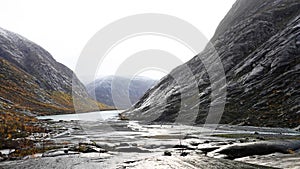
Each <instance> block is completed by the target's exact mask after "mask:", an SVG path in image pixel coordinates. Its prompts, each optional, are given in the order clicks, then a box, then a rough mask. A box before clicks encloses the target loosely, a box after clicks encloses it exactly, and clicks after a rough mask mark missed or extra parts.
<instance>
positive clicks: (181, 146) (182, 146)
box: [173, 145, 195, 150]
mask: <svg viewBox="0 0 300 169" xmlns="http://www.w3.org/2000/svg"><path fill="white" fill-rule="evenodd" d="M173 148H178V149H183V150H195V148H192V147H189V146H187V145H175V146H174V147H173Z"/></svg>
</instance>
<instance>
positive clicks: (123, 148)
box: [116, 147, 151, 153]
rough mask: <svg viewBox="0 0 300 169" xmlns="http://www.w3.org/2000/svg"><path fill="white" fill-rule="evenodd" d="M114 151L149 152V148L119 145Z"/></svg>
mask: <svg viewBox="0 0 300 169" xmlns="http://www.w3.org/2000/svg"><path fill="white" fill-rule="evenodd" d="M116 151H118V152H127V153H128V152H136V153H150V152H151V151H149V150H144V149H141V148H138V147H121V148H116Z"/></svg>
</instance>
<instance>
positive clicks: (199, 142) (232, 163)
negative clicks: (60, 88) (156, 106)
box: [0, 111, 300, 169]
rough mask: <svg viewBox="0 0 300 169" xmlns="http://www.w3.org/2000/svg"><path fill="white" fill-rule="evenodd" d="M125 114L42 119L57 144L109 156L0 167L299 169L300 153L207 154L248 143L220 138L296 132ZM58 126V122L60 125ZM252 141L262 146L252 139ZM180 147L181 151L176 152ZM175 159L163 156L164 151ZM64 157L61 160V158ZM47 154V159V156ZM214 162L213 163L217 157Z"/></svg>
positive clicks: (53, 155) (38, 159) (29, 160)
mask: <svg viewBox="0 0 300 169" xmlns="http://www.w3.org/2000/svg"><path fill="white" fill-rule="evenodd" d="M118 113H120V111H101V112H91V113H83V114H68V115H55V116H43V117H38V118H39V119H52V120H53V122H51V121H45V127H48V128H50V129H55V130H54V132H52V133H51V135H50V136H49V137H48V138H47V140H48V141H52V142H53V144H55V145H64V147H71V146H74V145H78V144H79V143H93V144H97V145H99V146H101V147H102V148H104V149H106V150H107V151H108V152H106V153H92V152H91V153H79V154H78V152H77V153H76V152H75V153H76V154H72V151H69V153H68V154H64V153H63V152H64V150H66V148H64V149H61V150H57V151H56V152H50V153H45V154H46V155H47V157H42V154H36V155H34V156H29V157H26V158H25V159H23V160H18V161H6V162H1V163H0V168H9V169H18V168H20V169H21V168H22V169H23V168H25V169H26V168H29V169H31V168H32V169H50V168H58V169H60V168H70V169H71V168H72V169H73V168H91V169H92V168H152V169H153V168H208V169H209V168H216V166H218V167H219V168H220V167H221V168H265V167H263V166H252V165H248V164H245V163H244V162H247V163H252V164H258V165H265V166H270V167H280V168H300V153H299V152H298V151H297V152H293V153H292V154H281V153H272V154H268V155H257V156H248V157H244V158H237V159H235V160H225V161H223V159H218V158H220V157H218V156H214V155H212V156H209V157H208V155H206V154H205V153H203V152H202V151H203V150H201V149H202V148H214V147H222V146H228V145H231V144H233V145H235V144H236V145H239V144H242V143H241V139H242V140H247V139H245V138H243V136H242V138H224V137H216V135H218V134H251V133H254V132H259V133H260V135H259V136H260V137H263V136H268V137H269V136H271V137H272V136H275V137H277V136H280V137H281V136H288V137H290V136H291V137H297V136H300V133H299V132H297V131H294V130H291V129H282V128H259V127H244V126H230V125H219V127H218V128H217V129H216V130H211V129H210V128H203V127H201V126H188V125H179V124H168V125H147V124H141V123H139V122H137V121H120V120H118V118H117V115H118ZM55 121H56V122H55ZM248 141H249V142H252V141H256V142H260V140H259V139H256V138H253V139H252V138H250V139H248ZM182 145H184V146H187V147H188V148H189V149H185V150H184V151H185V152H187V153H189V155H188V156H186V157H181V156H180V154H181V153H182V150H181V148H180V147H178V146H182ZM176 147H177V148H176ZM166 151H169V152H171V154H172V156H170V157H169V156H163V154H164V152H166ZM59 153H61V155H58V156H57V154H59ZM45 154H44V156H45ZM212 157H213V158H212ZM192 166H194V167H192Z"/></svg>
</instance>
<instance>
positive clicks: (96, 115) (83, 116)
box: [37, 110, 122, 121]
mask: <svg viewBox="0 0 300 169" xmlns="http://www.w3.org/2000/svg"><path fill="white" fill-rule="evenodd" d="M120 112H122V110H111V111H97V112H90V113H77V114H63V115H52V116H39V117H37V118H38V119H52V120H54V121H59V120H63V121H70V120H81V121H105V120H108V119H116V118H117V117H118V114H119V113H120Z"/></svg>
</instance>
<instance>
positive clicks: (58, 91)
mask: <svg viewBox="0 0 300 169" xmlns="http://www.w3.org/2000/svg"><path fill="white" fill-rule="evenodd" d="M72 83H73V85H74V86H73V87H74V89H75V90H73V91H72ZM72 92H73V96H74V99H76V100H77V101H78V103H79V104H81V106H80V109H78V111H82V112H84V111H92V110H95V107H94V105H95V104H96V105H97V106H98V107H99V108H101V109H105V108H108V107H109V106H106V105H104V104H100V103H98V102H96V101H95V100H93V99H91V97H90V96H89V95H88V93H87V92H86V89H85V87H84V86H83V84H82V83H81V82H80V81H79V80H78V79H77V77H76V76H73V72H72V71H71V70H70V69H69V68H67V67H66V66H64V65H62V64H60V63H58V62H56V61H55V60H54V59H53V57H52V56H51V55H50V54H49V53H48V52H47V51H46V50H44V49H43V48H42V47H40V46H38V45H37V44H35V43H33V42H31V41H29V40H28V39H26V38H24V37H22V36H20V35H18V34H15V33H12V32H10V31H7V30H5V29H2V28H0V110H1V111H3V112H8V111H12V112H16V113H21V114H26V115H44V114H61V113H74V112H75V110H74V106H73V101H74V100H73V97H72Z"/></svg>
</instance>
